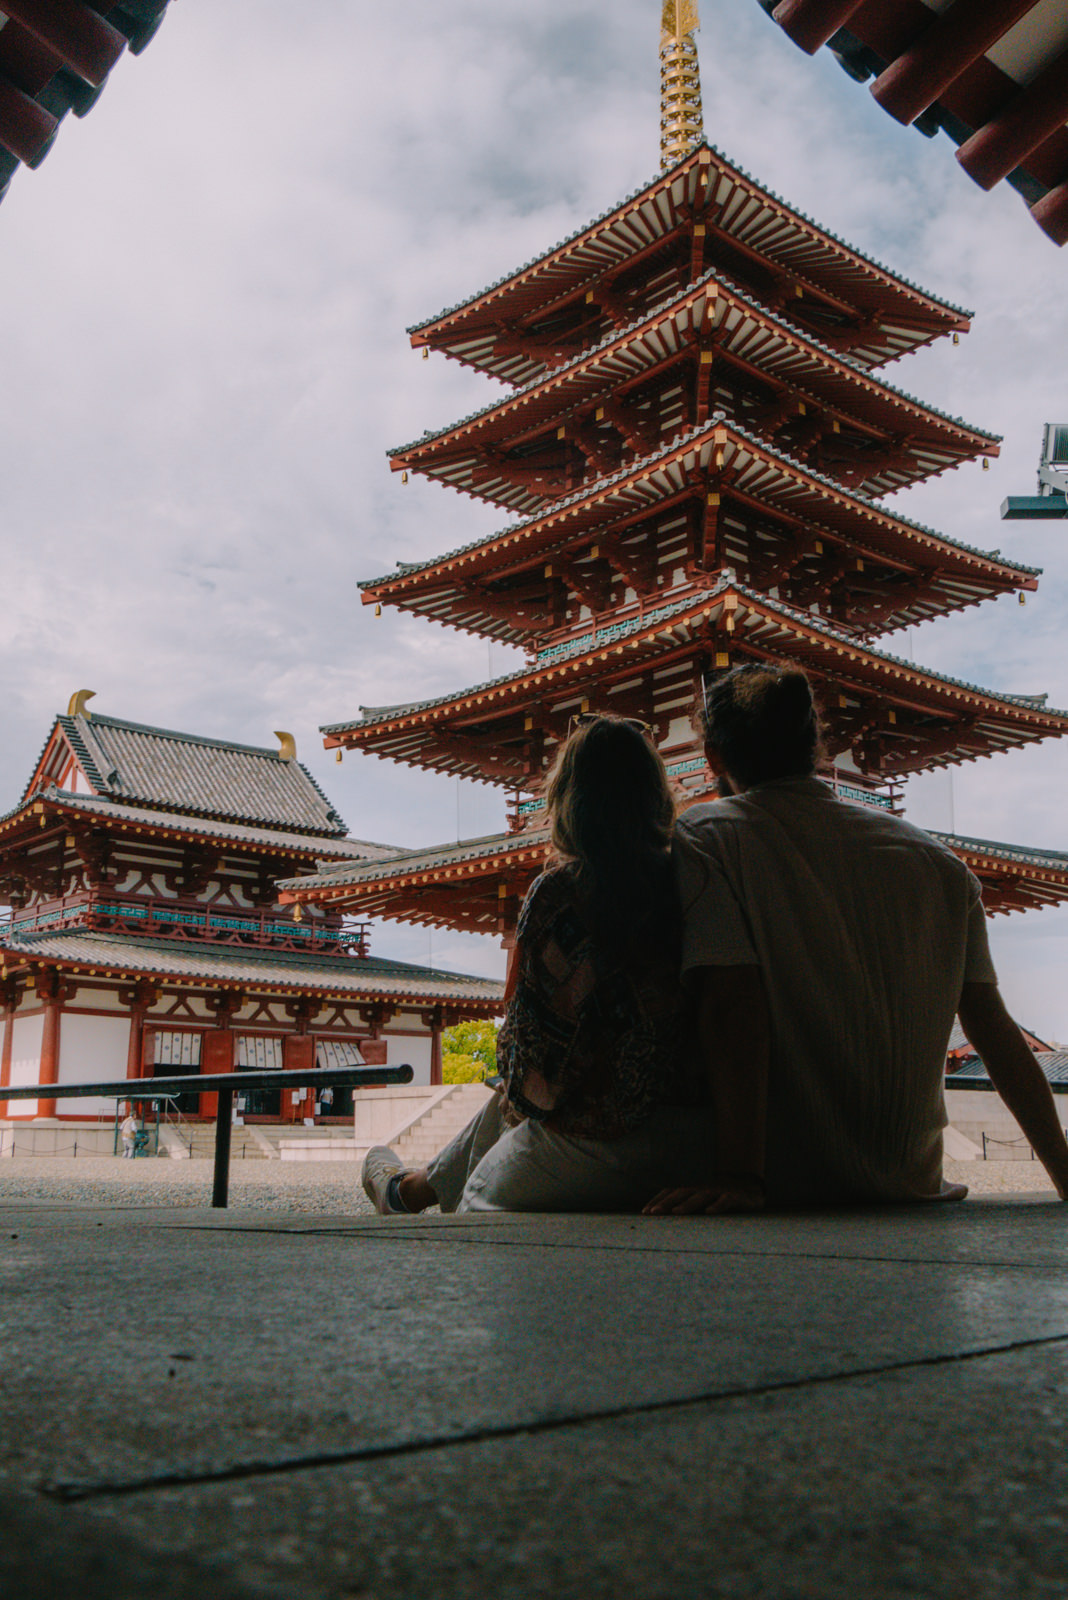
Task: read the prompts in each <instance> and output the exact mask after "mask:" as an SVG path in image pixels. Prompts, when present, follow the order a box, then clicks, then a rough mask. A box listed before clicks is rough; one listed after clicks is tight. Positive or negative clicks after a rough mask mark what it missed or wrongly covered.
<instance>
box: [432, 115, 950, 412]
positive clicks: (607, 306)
mask: <svg viewBox="0 0 1068 1600" xmlns="http://www.w3.org/2000/svg"><path fill="white" fill-rule="evenodd" d="M709 269H714V270H715V271H716V272H717V274H722V275H724V276H726V277H727V278H729V279H730V280H731V281H732V283H734V284H737V285H738V286H739V287H740V288H741V290H742V291H743V292H744V293H745V294H746V295H748V296H749V297H751V298H752V299H753V300H755V301H756V302H757V303H758V304H759V305H761V306H763V307H765V308H766V309H768V310H770V311H773V312H776V313H778V314H779V315H780V316H782V317H784V318H786V319H787V320H788V321H789V322H790V323H792V324H793V325H794V327H795V328H797V329H798V330H800V331H801V332H803V333H806V334H809V335H814V336H815V337H816V338H817V339H819V340H820V341H821V342H822V343H823V344H824V345H826V346H828V347H829V348H830V349H832V350H835V351H837V352H838V353H839V354H843V355H848V356H849V357H850V358H851V359H852V360H853V361H854V362H856V363H857V364H859V365H860V366H861V367H865V368H867V367H878V366H881V365H883V363H884V362H887V361H893V360H896V359H897V357H899V356H902V355H905V354H907V352H908V351H910V350H915V349H917V348H918V347H919V346H921V345H925V344H928V343H929V342H930V341H931V340H933V339H937V338H939V337H941V336H943V335H944V334H947V333H959V332H963V331H965V330H966V329H967V328H968V326H969V322H970V314H969V313H968V312H967V311H963V310H961V308H960V307H958V306H953V305H950V304H948V303H947V302H946V301H944V300H940V299H938V298H937V297H935V296H934V295H931V294H928V293H926V292H925V291H924V290H922V289H920V288H917V286H916V285H915V284H912V283H909V282H908V281H907V280H906V279H904V278H902V277H899V276H898V275H897V274H896V273H893V272H891V271H889V270H888V269H887V268H886V267H884V266H881V265H880V264H879V263H878V262H876V261H873V260H872V259H871V258H870V257H868V256H865V255H862V254H861V253H860V252H859V251H857V250H855V249H853V248H852V247H851V246H850V245H848V244H846V243H845V242H844V241H843V240H841V239H838V238H836V237H835V235H834V234H832V233H829V232H828V231H827V230H826V229H825V228H821V227H819V226H818V224H816V223H814V222H813V221H811V219H810V218H808V217H806V216H804V215H803V214H802V213H801V212H799V211H796V210H795V209H794V208H793V207H792V206H790V205H788V204H787V203H786V202H785V201H784V200H781V199H780V198H779V197H778V196H777V195H775V194H772V193H771V191H770V190H768V189H765V188H764V187H763V186H762V185H760V184H759V183H757V182H756V181H755V180H754V179H752V178H750V177H749V176H748V175H747V174H746V173H744V172H743V171H742V170H741V169H740V168H739V167H736V166H734V165H733V163H731V162H730V161H728V160H727V158H726V157H725V156H723V155H721V154H720V152H719V151H718V150H716V149H714V148H712V147H711V146H710V145H708V144H707V143H705V142H703V141H702V143H700V144H699V145H697V146H695V147H694V149H693V150H691V151H690V152H689V154H688V155H686V156H685V157H684V158H683V159H682V160H681V161H679V162H678V163H677V164H676V165H675V166H674V167H672V168H671V169H670V170H669V171H667V172H665V173H662V174H661V175H660V176H659V177H657V178H656V179H654V181H653V182H652V183H649V184H647V185H646V186H645V187H644V188H642V189H640V190H638V191H637V192H636V193H635V194H633V195H631V196H630V197H629V198H628V199H626V200H624V201H623V202H622V204H621V205H617V206H614V207H613V208H612V210H611V211H609V212H606V213H605V215H604V216H602V217H599V218H597V220H596V221H594V222H592V223H590V224H589V225H588V226H587V227H584V228H580V229H579V230H578V232H577V233H575V234H573V235H572V236H571V237H570V238H569V239H566V240H564V242H563V243H562V244H559V245H557V246H556V247H555V248H554V249H552V250H549V251H547V252H546V253H545V254H544V255H542V256H539V257H538V258H537V259H536V260H535V261H532V262H530V263H529V264H528V265H527V266H525V267H522V268H520V270H519V271H518V272H513V273H511V274H510V275H509V276H508V277H506V278H503V279H501V280H500V281H499V282H498V283H495V284H493V285H491V286H490V287H489V288H488V289H484V290H483V291H482V292H481V293H479V294H477V295H475V296H474V297H473V298H471V299H470V300H467V301H465V302H464V303H463V304H462V305H458V306H454V307H452V308H451V309H450V310H448V311H443V312H441V313H440V315H438V316H436V317H432V318H430V319H429V320H427V321H426V322H423V323H420V324H419V325H418V326H416V327H414V328H411V329H409V333H410V335H411V340H412V343H413V345H415V346H416V347H428V348H430V349H435V350H441V351H444V352H445V354H447V355H449V356H451V357H453V358H454V359H455V360H458V361H463V362H465V363H466V364H467V365H469V366H473V367H476V368H478V369H480V370H481V371H483V372H487V373H489V374H491V375H492V376H493V377H496V378H500V379H502V380H503V381H504V382H506V383H511V384H528V383H530V382H531V381H532V380H533V379H536V378H538V377H541V376H542V375H543V374H544V373H545V372H546V371H548V370H551V369H553V368H556V367H560V366H563V365H564V364H565V363H567V362H569V361H571V360H572V359H573V358H574V357H576V356H578V355H581V354H582V353H583V352H585V351H587V350H591V349H593V348H594V347H595V346H597V345H600V344H603V343H604V342H605V341H606V340H607V339H608V338H609V337H610V336H611V335H612V334H613V332H615V331H618V330H619V329H621V328H624V327H626V326H628V325H629V324H630V323H632V322H634V321H636V320H638V319H640V318H642V317H645V316H646V315H648V313H649V312H650V311H652V310H654V309H655V308H656V307H658V306H661V305H664V304H667V303H668V302H669V301H671V300H672V299H673V298H674V297H675V296H676V295H677V294H678V292H679V291H680V289H683V288H685V287H686V286H687V285H688V284H691V283H693V282H694V281H695V280H696V279H698V278H700V277H701V276H702V275H703V274H704V273H705V272H707V271H708V270H709Z"/></svg>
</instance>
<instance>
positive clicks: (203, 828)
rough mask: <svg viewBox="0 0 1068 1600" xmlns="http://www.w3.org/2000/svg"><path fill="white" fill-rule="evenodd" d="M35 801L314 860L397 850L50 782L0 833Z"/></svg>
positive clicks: (119, 823) (127, 824) (382, 855)
mask: <svg viewBox="0 0 1068 1600" xmlns="http://www.w3.org/2000/svg"><path fill="white" fill-rule="evenodd" d="M38 802H41V803H42V804H45V805H47V806H48V807H49V808H50V809H52V810H54V811H56V812H59V813H62V814H63V815H66V816H85V817H91V818H92V819H93V821H96V822H101V823H103V824H104V825H105V826H106V827H109V828H112V829H114V830H115V831H116V832H117V831H120V830H122V831H125V830H127V829H137V830H139V831H140V830H144V831H145V832H146V833H157V834H171V835H174V836H176V837H179V838H194V839H198V840H200V839H210V840H216V841H218V842H219V843H220V844H223V845H227V844H231V845H233V846H234V847H235V848H238V849H245V848H246V847H251V848H253V849H255V850H270V851H275V852H278V853H279V854H283V855H300V856H305V857H311V858H312V859H315V860H318V859H324V860H354V861H385V860H388V859H389V858H390V857H391V856H393V855H395V854H397V853H398V852H397V851H396V850H395V849H394V847H393V846H391V845H383V844H371V843H370V842H369V841H366V840H363V839H349V838H343V839H339V838H336V837H333V836H330V835H315V834H306V833H286V832H282V831H281V830H279V829H277V828H257V827H253V826H250V825H247V824H242V823H234V822H217V821H216V820H215V819H214V818H211V817H198V816H192V815H182V814H181V813H180V812H174V811H150V810H148V809H147V808H145V807H143V806H131V805H124V804H122V803H121V802H119V801H116V800H107V799H103V798H101V797H100V796H98V795H85V794H73V793H71V792H70V791H69V790H67V789H60V788H58V787H57V785H56V784H54V783H53V784H47V785H46V786H45V787H43V788H41V789H36V790H35V791H34V792H33V793H32V794H29V795H27V796H26V798H25V799H24V800H22V801H20V802H19V804H18V805H17V806H15V807H14V808H13V809H12V810H11V811H9V812H7V813H6V815H4V816H0V837H2V835H3V833H4V832H5V831H10V827H11V825H13V824H16V823H18V822H19V821H20V820H24V819H25V818H26V817H27V816H28V815H30V814H32V812H33V809H34V807H35V805H36V804H37V803H38Z"/></svg>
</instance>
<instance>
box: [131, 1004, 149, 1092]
mask: <svg viewBox="0 0 1068 1600" xmlns="http://www.w3.org/2000/svg"><path fill="white" fill-rule="evenodd" d="M144 1027H145V1008H144V1006H137V1005H134V1006H131V1007H130V1042H129V1045H128V1046H127V1049H126V1076H127V1077H128V1078H143V1077H144V1075H145V1073H144V1062H143V1059H142V1054H143V1048H144V1039H143V1036H144Z"/></svg>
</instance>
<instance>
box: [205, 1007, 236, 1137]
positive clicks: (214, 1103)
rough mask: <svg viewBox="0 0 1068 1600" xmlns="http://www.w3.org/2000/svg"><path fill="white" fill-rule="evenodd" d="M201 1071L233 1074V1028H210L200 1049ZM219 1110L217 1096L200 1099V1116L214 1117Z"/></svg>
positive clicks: (206, 1096) (210, 1095)
mask: <svg viewBox="0 0 1068 1600" xmlns="http://www.w3.org/2000/svg"><path fill="white" fill-rule="evenodd" d="M200 1070H201V1072H203V1073H212V1072H233V1070H234V1030H233V1029H232V1028H209V1030H208V1032H207V1033H205V1035H204V1043H203V1044H202V1046H201V1049H200ZM218 1109H219V1096H218V1095H217V1094H202V1095H201V1097H200V1115H201V1116H202V1117H214V1116H215V1115H216V1113H217V1112H218Z"/></svg>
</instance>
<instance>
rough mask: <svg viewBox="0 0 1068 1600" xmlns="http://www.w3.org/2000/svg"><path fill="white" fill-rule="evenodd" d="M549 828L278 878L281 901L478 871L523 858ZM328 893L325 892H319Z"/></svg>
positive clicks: (545, 839)
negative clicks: (438, 872) (442, 870)
mask: <svg viewBox="0 0 1068 1600" xmlns="http://www.w3.org/2000/svg"><path fill="white" fill-rule="evenodd" d="M548 844H549V830H548V828H526V829H524V830H523V831H522V832H520V833H494V834H486V835H485V836H484V837H482V838H480V839H463V840H458V841H457V842H456V843H455V844H442V845H427V846H425V847H423V848H422V849H419V850H409V851H406V852H405V854H404V855H403V856H402V857H398V858H397V859H396V860H394V861H389V862H382V863H370V862H369V863H367V864H366V865H365V866H361V867H355V866H347V865H346V866H340V867H335V868H333V869H332V870H330V871H326V872H317V873H314V874H310V875H309V876H308V877H305V878H283V879H280V880H279V883H278V889H279V891H280V892H279V898H280V899H281V901H282V902H283V904H289V903H291V902H296V901H304V900H318V899H326V898H328V895H329V891H331V890H333V889H338V888H345V887H347V886H349V885H354V884H365V883H366V884H372V883H374V884H378V883H382V884H385V883H390V882H395V881H407V880H410V881H412V882H413V883H418V882H419V881H420V880H421V878H422V877H423V875H424V874H427V873H432V872H433V871H435V869H437V868H439V867H442V866H458V867H462V868H463V869H464V870H465V871H467V872H469V873H471V874H472V875H475V874H482V873H485V872H486V871H491V870H492V869H493V867H494V866H495V865H496V864H498V863H499V862H502V861H523V860H526V859H527V858H529V857H531V856H537V855H539V854H541V853H543V852H544V850H545V849H547V848H548ZM323 890H325V891H327V895H323V894H322V892H321V891H323Z"/></svg>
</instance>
